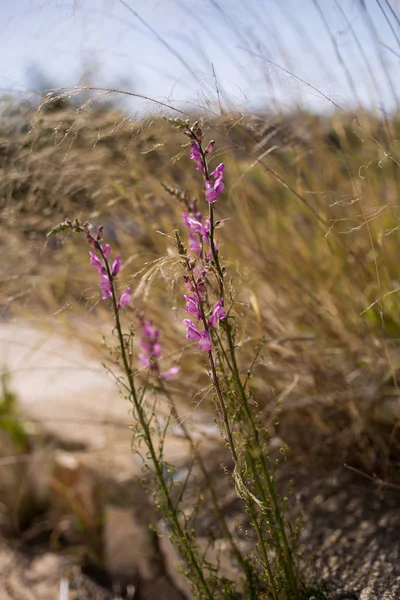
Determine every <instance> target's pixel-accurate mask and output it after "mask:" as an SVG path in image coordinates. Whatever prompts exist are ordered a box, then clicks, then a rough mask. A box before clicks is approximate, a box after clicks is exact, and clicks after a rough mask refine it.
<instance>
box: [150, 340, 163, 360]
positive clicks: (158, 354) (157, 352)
mask: <svg viewBox="0 0 400 600" xmlns="http://www.w3.org/2000/svg"><path fill="white" fill-rule="evenodd" d="M152 355H153V356H154V358H160V357H161V355H162V348H161V344H158V343H157V344H154V346H153V352H152Z"/></svg>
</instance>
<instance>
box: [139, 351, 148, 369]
mask: <svg viewBox="0 0 400 600" xmlns="http://www.w3.org/2000/svg"><path fill="white" fill-rule="evenodd" d="M138 357H139V360H140V364H141V365H142V367H143V369H148V368H149V366H150V361H149V359H148V358H147V356H146V355H145V354H138Z"/></svg>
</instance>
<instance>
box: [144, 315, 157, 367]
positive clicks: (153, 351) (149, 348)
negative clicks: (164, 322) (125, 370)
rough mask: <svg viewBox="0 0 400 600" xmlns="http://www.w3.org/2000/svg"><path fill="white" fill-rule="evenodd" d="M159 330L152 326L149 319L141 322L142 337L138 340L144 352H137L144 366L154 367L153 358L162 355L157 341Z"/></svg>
mask: <svg viewBox="0 0 400 600" xmlns="http://www.w3.org/2000/svg"><path fill="white" fill-rule="evenodd" d="M159 337H160V332H159V330H158V329H157V327H154V325H152V324H151V323H150V322H149V321H145V322H144V323H143V324H142V337H141V338H140V340H139V344H140V346H141V348H143V350H144V354H143V353H142V354H139V359H140V362H141V363H142V367H144V368H148V367H150V368H154V367H155V364H154V359H157V358H160V356H161V355H162V348H161V344H160V343H159V341H158V338H159Z"/></svg>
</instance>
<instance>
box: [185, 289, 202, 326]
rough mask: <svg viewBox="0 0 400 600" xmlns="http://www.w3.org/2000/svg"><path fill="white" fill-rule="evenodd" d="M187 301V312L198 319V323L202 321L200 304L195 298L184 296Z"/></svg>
mask: <svg viewBox="0 0 400 600" xmlns="http://www.w3.org/2000/svg"><path fill="white" fill-rule="evenodd" d="M183 297H184V298H185V300H186V308H185V311H186V312H188V313H192V315H194V316H195V317H196V319H197V320H198V321H200V319H201V314H200V310H199V302H198V300H197V298H196V297H195V296H187V295H186V294H184V296H183Z"/></svg>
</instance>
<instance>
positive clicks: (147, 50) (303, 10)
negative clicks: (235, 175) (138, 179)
mask: <svg viewBox="0 0 400 600" xmlns="http://www.w3.org/2000/svg"><path fill="white" fill-rule="evenodd" d="M318 2H319V7H320V8H321V9H322V11H323V12H322V11H321V10H320V11H319V10H318V7H317V6H316V0H201V1H199V0H18V1H17V2H16V0H1V1H0V88H1V89H2V90H5V91H12V92H18V91H25V90H29V89H32V88H34V87H35V86H37V83H38V78H37V77H36V76H35V73H36V72H41V73H42V74H43V75H44V76H45V78H46V80H47V82H48V84H49V85H50V86H51V87H53V86H54V87H69V86H74V85H78V84H80V83H82V82H87V81H89V82H90V83H91V84H92V85H99V86H112V87H114V86H118V87H120V88H123V89H126V90H128V91H133V92H136V93H139V94H145V95H147V96H151V97H154V98H157V99H159V100H162V101H167V102H170V103H171V104H173V105H174V106H176V107H179V108H184V107H185V106H188V105H196V106H202V107H208V108H215V106H216V105H217V99H218V94H217V91H216V89H217V87H218V90H219V93H220V100H221V102H222V103H223V104H224V105H225V107H229V108H233V109H239V110H240V109H246V110H256V109H258V108H267V107H268V106H277V107H279V108H283V109H286V110H290V108H291V107H292V106H293V104H295V103H301V104H302V105H304V106H306V107H307V108H310V109H314V110H324V109H326V108H329V107H330V104H329V102H328V101H327V100H326V99H324V98H323V97H322V96H321V95H319V94H318V93H317V92H316V91H314V90H313V89H312V88H311V87H309V86H307V85H306V84H305V83H302V82H301V81H300V80H299V79H297V78H295V77H293V76H292V75H290V74H288V73H286V72H284V71H283V70H282V68H284V69H286V70H288V71H291V72H292V73H294V74H295V75H297V76H298V77H299V78H302V79H304V80H305V81H306V82H307V83H309V84H311V85H313V86H315V87H316V88H318V89H319V90H321V92H323V93H324V94H326V95H328V96H329V97H330V98H331V99H332V100H334V101H335V102H337V103H338V104H339V105H340V106H342V107H343V108H351V107H352V106H354V104H355V103H356V102H357V101H359V102H361V103H363V104H365V105H367V106H371V105H373V106H376V107H378V108H379V109H381V110H390V109H392V108H393V107H394V106H395V105H396V103H397V102H398V100H397V98H400V89H399V88H400V86H399V82H400V77H399V76H400V69H399V66H400V28H399V27H398V25H397V22H396V19H395V18H394V17H393V15H392V14H391V12H390V8H389V5H390V7H392V8H393V10H395V11H397V8H396V7H397V4H398V3H397V2H395V0H365V6H366V10H364V11H363V9H362V8H361V7H360V0H318ZM130 9H131V10H130ZM382 10H383V11H385V13H386V16H387V18H388V19H389V21H390V25H391V26H392V28H393V30H394V32H393V31H392V29H391V27H390V25H389V24H388V22H387V20H386V19H385V15H384V14H383V12H382ZM321 12H322V15H321ZM396 14H397V16H399V15H400V13H399V12H397V13H396ZM326 23H328V26H329V28H330V31H331V34H330V33H328V32H327V29H326ZM331 36H332V38H333V40H332V39H331ZM355 36H357V41H356V40H355ZM359 46H361V48H362V52H360V48H359ZM362 53H363V54H362ZM268 60H269V61H272V62H273V63H275V65H278V66H274V65H272V64H271V63H270V62H268ZM367 64H368V66H367ZM279 67H282V68H279ZM216 82H217V83H216ZM131 107H132V108H133V109H135V108H137V109H140V110H142V109H143V108H147V107H148V103H143V102H140V101H138V100H136V101H132V102H131Z"/></svg>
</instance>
